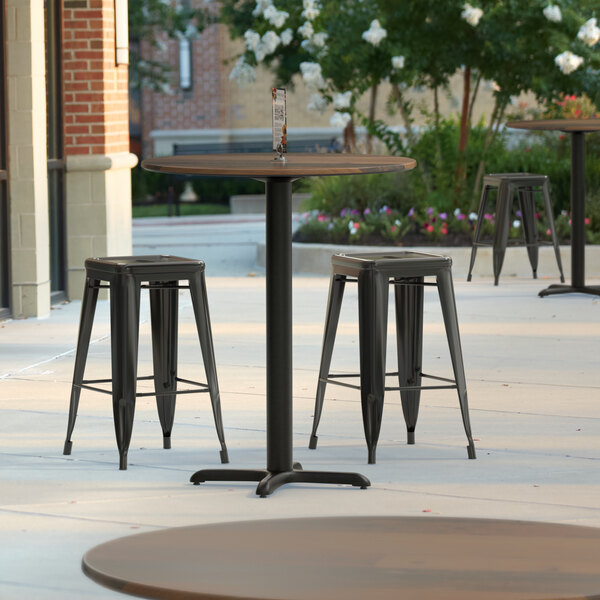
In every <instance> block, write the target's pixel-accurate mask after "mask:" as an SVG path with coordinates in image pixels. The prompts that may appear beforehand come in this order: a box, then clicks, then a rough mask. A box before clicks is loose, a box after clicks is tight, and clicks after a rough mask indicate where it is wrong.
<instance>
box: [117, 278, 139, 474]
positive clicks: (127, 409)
mask: <svg viewBox="0 0 600 600" xmlns="http://www.w3.org/2000/svg"><path fill="white" fill-rule="evenodd" d="M139 320H140V285H139V283H138V282H136V281H135V278H134V277H133V276H131V275H121V276H119V277H117V278H116V279H115V281H113V282H111V285H110V329H111V353H112V396H113V415H114V420H115V433H116V436H117V447H118V448H119V468H120V469H121V470H125V469H127V451H128V450H129V443H130V441H131V432H132V429H133V416H134V413H135V390H136V378H137V357H138V333H139Z"/></svg>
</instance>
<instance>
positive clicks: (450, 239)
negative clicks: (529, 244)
mask: <svg viewBox="0 0 600 600" xmlns="http://www.w3.org/2000/svg"><path fill="white" fill-rule="evenodd" d="M494 218H495V215H494V214H493V213H486V214H485V215H484V217H483V219H482V222H481V224H480V226H481V227H482V239H485V238H490V237H491V236H492V234H493V225H494ZM536 218H537V224H538V235H539V238H540V239H541V240H550V239H551V238H550V229H549V227H548V224H547V219H546V217H545V215H544V214H543V213H542V214H540V213H537V214H536ZM298 220H299V225H298V229H297V230H296V232H295V234H294V241H295V242H305V243H331V244H359V245H371V246H378V245H383V246H469V245H471V241H472V239H473V233H474V231H475V228H476V227H477V226H478V223H477V214H476V213H474V212H471V213H469V214H464V213H463V212H461V210H460V209H459V208H457V209H455V210H454V211H453V212H447V211H438V210H437V209H436V208H434V207H433V206H430V207H427V208H426V209H424V210H419V209H415V208H414V207H413V208H410V209H409V210H408V212H407V213H406V214H402V213H401V212H400V211H398V210H396V209H392V208H390V207H389V206H383V207H382V208H380V209H379V210H371V209H370V208H365V209H364V210H363V211H359V210H357V209H350V208H344V209H342V210H341V211H340V214H339V215H335V216H333V215H330V214H327V213H324V212H322V211H318V210H312V211H309V212H305V213H302V214H301V215H299V216H298ZM585 222H586V226H589V225H590V219H589V218H588V219H586V220H585ZM555 224H556V230H557V234H558V236H559V241H560V242H561V243H567V242H568V241H569V240H570V237H571V219H570V216H569V214H568V213H567V212H566V211H562V212H561V214H560V215H558V216H557V217H556V219H555ZM587 234H588V242H590V243H597V242H598V241H600V240H598V239H597V237H598V236H597V235H594V233H593V232H591V231H587ZM509 237H510V238H516V239H518V238H522V237H523V233H522V220H521V213H520V211H516V212H515V214H514V219H513V221H512V224H511V228H510V231H509Z"/></svg>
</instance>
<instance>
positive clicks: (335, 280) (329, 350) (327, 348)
mask: <svg viewBox="0 0 600 600" xmlns="http://www.w3.org/2000/svg"><path fill="white" fill-rule="evenodd" d="M345 285H346V276H345V275H332V277H331V283H330V285H329V299H328V300H327V316H326V317H325V332H324V334H323V350H322V352H321V366H320V367H319V383H318V384H317V395H316V399H315V414H314V417H313V427H312V433H311V435H310V442H309V443H308V447H309V448H310V449H311V450H314V449H315V448H316V447H317V440H318V437H317V427H318V426H319V421H320V420H321V411H322V410H323V400H324V399H325V388H326V387H327V377H328V376H329V367H330V366H331V356H332V354H333V344H334V343H335V333H336V331H337V326H338V322H339V320H340V309H341V308H342V298H343V297H344V287H345Z"/></svg>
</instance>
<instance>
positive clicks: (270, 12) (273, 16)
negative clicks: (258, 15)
mask: <svg viewBox="0 0 600 600" xmlns="http://www.w3.org/2000/svg"><path fill="white" fill-rule="evenodd" d="M289 16H290V13H288V12H286V11H285V10H277V9H276V8H275V7H274V6H273V5H272V4H271V5H270V6H267V8H265V11H264V12H263V17H264V18H265V19H266V20H267V21H269V23H271V25H273V27H277V28H278V29H279V28H280V27H283V24H284V23H285V20H286V19H287V18H288V17H289Z"/></svg>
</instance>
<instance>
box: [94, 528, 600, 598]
mask: <svg viewBox="0 0 600 600" xmlns="http://www.w3.org/2000/svg"><path fill="white" fill-rule="evenodd" d="M83 569H84V571H85V572H86V573H87V574H88V575H89V576H90V577H92V578H93V579H94V580H96V581H97V582H98V583H102V584H104V585H106V586H108V587H110V588H113V589H116V590H119V591H121V592H125V593H129V594H134V595H139V596H144V597H147V598H161V599H165V600H181V599H183V598H185V599H200V598H202V599H204V600H208V599H212V600H216V599H220V600H226V599H238V600H239V599H246V600H248V599H259V598H261V599H265V598H266V599H270V600H275V599H276V600H342V599H343V600H417V599H419V600H500V599H502V600H513V599H514V600H516V599H519V600H532V599H540V600H541V599H554V600H558V599H561V598H565V599H566V598H570V599H573V598H579V599H582V598H590V597H594V598H598V597H600V596H598V595H599V594H600V529H593V528H588V527H574V526H569V525H555V524H548V523H532V522H526V521H499V520H485V519H450V518H439V517H416V518H415V517H413V518H411V517H333V518H327V517H324V518H305V519H283V520H269V521H245V522H239V523H222V524H216V525H204V526H201V525H198V526H192V527H181V528H176V529H166V530H162V531H156V532H151V533H144V534H139V535H133V536H130V537H125V538H121V539H118V540H114V541H111V542H107V543H105V544H102V545H100V546H97V547H96V548H93V549H92V550H90V551H89V552H88V553H87V554H86V555H85V556H84V558H83Z"/></svg>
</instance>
